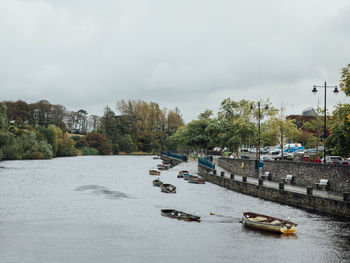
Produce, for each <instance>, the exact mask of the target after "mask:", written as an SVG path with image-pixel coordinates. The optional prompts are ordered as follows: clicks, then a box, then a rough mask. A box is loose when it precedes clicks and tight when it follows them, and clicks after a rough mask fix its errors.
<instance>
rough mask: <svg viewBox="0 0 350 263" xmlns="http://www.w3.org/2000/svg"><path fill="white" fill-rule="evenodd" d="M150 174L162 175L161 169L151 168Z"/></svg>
mask: <svg viewBox="0 0 350 263" xmlns="http://www.w3.org/2000/svg"><path fill="white" fill-rule="evenodd" d="M149 174H150V175H160V171H157V170H154V169H152V170H149Z"/></svg>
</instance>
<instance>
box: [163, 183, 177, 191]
mask: <svg viewBox="0 0 350 263" xmlns="http://www.w3.org/2000/svg"><path fill="white" fill-rule="evenodd" d="M160 190H161V191H162V192H163V193H176V186H175V185H172V184H162V185H161V186H160Z"/></svg>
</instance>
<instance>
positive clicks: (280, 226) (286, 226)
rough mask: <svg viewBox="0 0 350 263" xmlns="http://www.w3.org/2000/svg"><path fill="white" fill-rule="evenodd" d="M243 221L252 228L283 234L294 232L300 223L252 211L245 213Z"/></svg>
mask: <svg viewBox="0 0 350 263" xmlns="http://www.w3.org/2000/svg"><path fill="white" fill-rule="evenodd" d="M242 223H243V224H244V225H246V226H249V227H252V228H256V229H260V230H265V231H270V232H276V233H282V234H293V233H294V232H295V231H297V226H298V224H295V223H293V222H290V221H287V220H284V219H280V218H276V217H272V216H267V215H262V214H256V213H252V212H244V213H243V217H242Z"/></svg>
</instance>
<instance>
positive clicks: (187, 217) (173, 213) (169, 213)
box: [161, 209, 201, 222]
mask: <svg viewBox="0 0 350 263" xmlns="http://www.w3.org/2000/svg"><path fill="white" fill-rule="evenodd" d="M161 215H162V216H166V217H170V218H175V219H179V220H184V221H198V222H199V221H201V218H200V217H199V216H195V215H191V214H188V213H184V212H181V211H177V210H174V209H162V210H161Z"/></svg>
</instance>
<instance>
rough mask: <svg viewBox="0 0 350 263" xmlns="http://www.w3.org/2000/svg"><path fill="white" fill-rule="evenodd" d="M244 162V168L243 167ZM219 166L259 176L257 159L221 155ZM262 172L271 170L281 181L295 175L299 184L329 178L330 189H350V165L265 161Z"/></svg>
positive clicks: (313, 184) (312, 182) (274, 176)
mask: <svg viewBox="0 0 350 263" xmlns="http://www.w3.org/2000/svg"><path fill="white" fill-rule="evenodd" d="M242 162H243V163H244V167H245V168H244V169H242ZM219 166H220V167H222V168H224V169H225V170H227V171H229V172H231V173H233V174H239V175H247V176H253V177H257V176H258V173H257V171H256V169H255V160H241V159H232V158H226V157H221V158H219ZM262 172H263V173H264V172H270V176H271V178H270V179H271V180H273V181H276V182H279V181H281V179H282V178H284V177H286V175H287V174H291V175H293V177H294V178H293V180H294V181H293V183H294V184H295V185H298V186H305V187H306V186H315V183H317V182H319V181H320V179H328V180H329V182H330V190H331V191H338V192H349V191H350V167H349V166H345V165H336V164H323V163H308V162H292V161H264V166H263V168H262Z"/></svg>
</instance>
